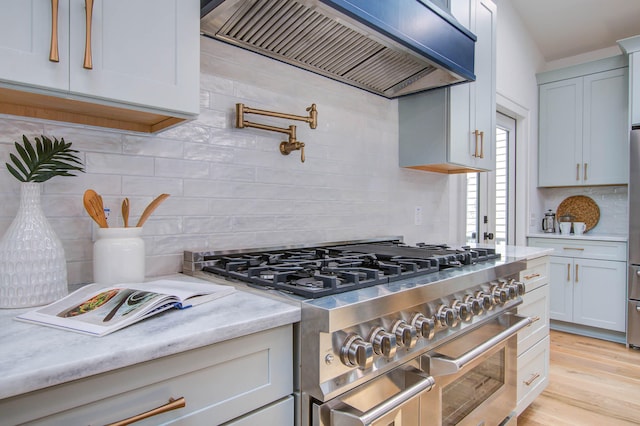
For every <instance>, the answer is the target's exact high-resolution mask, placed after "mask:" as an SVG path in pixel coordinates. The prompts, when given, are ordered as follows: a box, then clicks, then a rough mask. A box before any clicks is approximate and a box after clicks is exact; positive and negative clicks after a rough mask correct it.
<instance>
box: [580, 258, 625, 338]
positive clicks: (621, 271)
mask: <svg viewBox="0 0 640 426" xmlns="http://www.w3.org/2000/svg"><path fill="white" fill-rule="evenodd" d="M574 262H575V267H574V272H575V277H574V303H573V321H574V322H575V323H578V324H582V325H587V326H590V327H598V328H604V329H607V330H614V331H622V332H624V331H625V320H626V315H625V309H626V303H627V293H626V290H627V285H626V282H627V280H626V276H627V264H626V263H625V262H613V261H608V260H593V259H580V260H578V259H575V261H574Z"/></svg>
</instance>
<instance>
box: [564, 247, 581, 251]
mask: <svg viewBox="0 0 640 426" xmlns="http://www.w3.org/2000/svg"><path fill="white" fill-rule="evenodd" d="M562 250H578V251H584V248H582V247H562Z"/></svg>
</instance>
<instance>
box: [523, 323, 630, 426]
mask: <svg viewBox="0 0 640 426" xmlns="http://www.w3.org/2000/svg"><path fill="white" fill-rule="evenodd" d="M547 425H553V426H560V425H580V426H590V425H598V426H600V425H602V426H616V425H640V350H635V349H627V348H626V347H625V345H622V344H619V343H612V342H607V341H603V340H598V339H590V338H588V337H581V336H576V335H573V334H568V333H562V332H558V331H551V366H550V374H549V386H548V387H547V389H546V390H545V391H544V392H543V393H542V394H541V395H540V396H539V397H538V398H537V399H536V400H535V401H534V402H533V404H531V405H530V406H529V408H527V409H526V410H525V411H524V412H523V413H522V414H521V415H520V416H519V417H518V426H547Z"/></svg>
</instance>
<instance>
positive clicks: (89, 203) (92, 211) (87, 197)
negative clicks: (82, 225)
mask: <svg viewBox="0 0 640 426" xmlns="http://www.w3.org/2000/svg"><path fill="white" fill-rule="evenodd" d="M82 202H83V204H84V208H85V210H86V211H87V213H89V216H91V218H92V219H93V220H94V221H95V222H96V223H97V224H98V226H100V228H108V227H109V224H108V223H107V217H106V216H105V215H104V205H103V204H102V197H100V195H98V193H97V192H96V191H94V190H93V189H87V190H86V191H85V192H84V196H83V197H82Z"/></svg>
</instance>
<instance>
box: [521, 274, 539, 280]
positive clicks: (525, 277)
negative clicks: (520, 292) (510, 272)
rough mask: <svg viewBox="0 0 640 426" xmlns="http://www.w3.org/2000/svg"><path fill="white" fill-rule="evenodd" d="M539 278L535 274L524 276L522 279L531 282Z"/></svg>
mask: <svg viewBox="0 0 640 426" xmlns="http://www.w3.org/2000/svg"><path fill="white" fill-rule="evenodd" d="M539 276H540V274H538V273H535V274H531V275H525V276H524V279H525V280H531V279H533V278H538V277H539Z"/></svg>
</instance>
